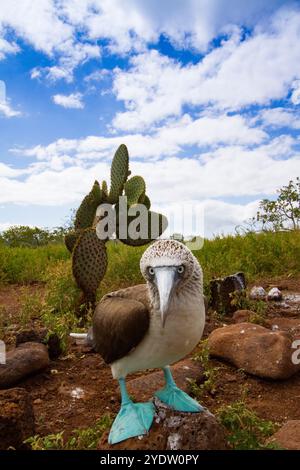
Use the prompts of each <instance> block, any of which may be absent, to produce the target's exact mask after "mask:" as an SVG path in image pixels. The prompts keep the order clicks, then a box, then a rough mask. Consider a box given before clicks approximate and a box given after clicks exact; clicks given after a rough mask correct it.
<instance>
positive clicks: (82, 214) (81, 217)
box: [75, 181, 102, 229]
mask: <svg viewBox="0 0 300 470" xmlns="http://www.w3.org/2000/svg"><path fill="white" fill-rule="evenodd" d="M101 202H102V191H101V189H100V186H99V183H98V181H95V183H94V185H93V187H92V190H91V191H90V193H89V194H88V195H87V196H85V198H84V199H83V201H82V203H81V204H80V206H79V208H78V210H77V212H76V218H75V229H85V228H88V227H91V225H92V224H93V220H94V217H95V214H96V210H97V207H98V206H99V204H101Z"/></svg>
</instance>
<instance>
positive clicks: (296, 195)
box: [256, 177, 300, 231]
mask: <svg viewBox="0 0 300 470" xmlns="http://www.w3.org/2000/svg"><path fill="white" fill-rule="evenodd" d="M277 193H278V197H277V199H276V200H274V201H270V200H269V199H263V200H262V201H260V204H259V209H260V210H259V211H258V212H257V217H256V220H257V222H259V223H261V224H262V230H274V231H277V230H298V229H299V228H300V178H299V177H297V178H296V180H295V181H293V180H290V182H289V184H288V185H287V186H283V187H282V188H281V189H279V190H278V191H277Z"/></svg>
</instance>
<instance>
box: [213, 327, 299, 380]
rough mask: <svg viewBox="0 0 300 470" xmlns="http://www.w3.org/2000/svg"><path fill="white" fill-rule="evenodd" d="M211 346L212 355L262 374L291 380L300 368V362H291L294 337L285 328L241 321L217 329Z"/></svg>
mask: <svg viewBox="0 0 300 470" xmlns="http://www.w3.org/2000/svg"><path fill="white" fill-rule="evenodd" d="M208 346H209V350H210V354H211V355H212V356H216V357H219V358H221V359H225V360H226V361H229V362H230V363H232V364H234V365H235V366H236V367H237V368H239V369H243V370H244V371H245V372H248V373H249V374H253V375H256V376H258V377H264V378H270V379H287V378H288V377H291V376H292V375H293V374H295V373H296V372H297V371H298V370H300V364H298V365H296V364H293V363H292V361H291V357H292V354H293V352H294V349H292V338H291V337H290V335H288V334H287V333H285V332H283V331H276V332H275V331H270V330H268V329H267V328H264V327H263V326H260V325H254V324H252V323H238V324H236V325H229V326H225V327H223V328H218V329H217V330H214V331H213V332H212V333H211V334H210V336H209V338H208Z"/></svg>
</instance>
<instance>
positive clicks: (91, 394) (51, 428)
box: [0, 277, 300, 436]
mask: <svg viewBox="0 0 300 470" xmlns="http://www.w3.org/2000/svg"><path fill="white" fill-rule="evenodd" d="M256 285H263V286H264V287H265V288H268V287H270V286H271V287H272V286H278V287H279V288H282V289H283V292H284V293H285V294H288V295H291V296H292V294H294V293H297V294H299V293H300V279H291V278H289V277H286V278H280V279H279V278H278V279H261V280H260V281H257V282H256ZM27 288H28V289H29V292H30V293H32V292H35V291H37V290H40V291H43V286H42V285H38V284H36V285H31V286H29V287H28V286H27ZM21 293H22V287H20V286H16V285H10V286H5V287H2V288H1V289H0V305H2V306H3V305H4V306H5V312H6V315H8V316H9V323H8V324H9V325H10V326H9V329H10V330H9V331H6V333H7V335H8V336H9V338H10V342H11V344H12V341H13V337H14V334H15V331H16V330H17V329H18V325H17V322H16V321H17V320H16V319H17V318H18V310H19V307H20V295H21ZM267 316H268V317H274V316H288V317H289V318H300V304H298V305H296V306H295V304H291V305H284V304H282V305H281V306H280V304H279V305H278V306H277V307H276V306H274V305H271V304H270V306H269V307H268V310H267ZM230 322H231V320H230V319H226V318H224V319H222V321H220V320H216V319H215V317H214V316H212V317H208V319H207V325H206V330H205V335H207V334H208V333H209V332H210V331H212V330H213V329H214V328H217V327H220V326H222V324H223V323H230ZM211 362H212V364H213V365H214V366H217V367H219V370H218V372H217V376H216V389H215V392H214V393H213V394H208V393H207V394H205V395H204V396H203V399H202V404H203V405H204V406H206V407H207V408H208V409H209V410H210V411H212V412H214V411H215V410H216V409H218V408H219V407H220V406H221V405H226V404H230V403H232V402H233V401H235V400H237V399H239V398H240V397H241V395H242V394H245V391H246V390H247V394H246V398H245V401H246V403H247V405H248V406H249V408H251V409H253V410H255V411H256V412H257V414H258V415H259V416H260V417H261V418H265V419H269V420H272V421H275V422H278V423H284V422H285V421H287V420H289V419H300V407H299V403H300V401H299V400H300V374H297V375H295V376H294V377H292V378H291V379H289V380H285V381H276V382H275V381H268V380H263V379H259V378H257V377H253V376H249V375H247V374H245V373H244V372H242V371H238V370H237V369H236V368H235V367H233V366H230V365H228V364H224V363H222V362H219V361H217V360H212V361H211ZM132 377H133V376H132ZM19 386H21V387H24V388H25V389H26V390H28V391H29V392H30V394H31V396H32V398H33V403H34V411H35V416H36V431H37V433H39V434H41V435H46V434H50V433H57V432H60V431H62V430H64V431H65V435H66V436H68V435H69V434H70V433H71V431H72V430H74V429H75V428H79V427H89V426H92V425H93V424H94V423H95V421H96V420H97V419H98V418H100V417H101V416H102V415H103V414H105V413H109V414H111V416H114V414H115V413H116V412H117V411H118V408H119V393H118V388H117V384H116V382H115V381H114V380H113V379H112V377H111V372H110V368H109V367H108V366H107V365H106V364H105V363H104V362H103V360H102V359H101V358H100V357H99V356H98V355H97V354H95V353H93V352H91V351H90V349H89V348H87V347H84V346H82V345H76V344H74V342H73V340H70V344H69V347H68V351H67V355H66V356H65V357H61V358H59V359H58V360H55V361H51V364H50V367H49V369H48V370H46V371H45V372H43V373H40V374H38V375H36V376H33V377H30V378H28V379H27V380H24V381H23V382H22V383H21V384H20V385H19Z"/></svg>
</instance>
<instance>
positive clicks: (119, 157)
mask: <svg viewBox="0 0 300 470" xmlns="http://www.w3.org/2000/svg"><path fill="white" fill-rule="evenodd" d="M128 165H129V156H128V150H127V147H126V145H124V144H122V145H120V147H119V148H118V149H117V151H116V153H115V155H114V158H113V161H112V164H111V173H110V191H109V196H108V202H110V204H116V203H117V202H118V200H119V196H120V195H121V194H122V191H123V188H124V184H125V182H126V180H127V178H128V176H129V174H130V173H129V167H128Z"/></svg>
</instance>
